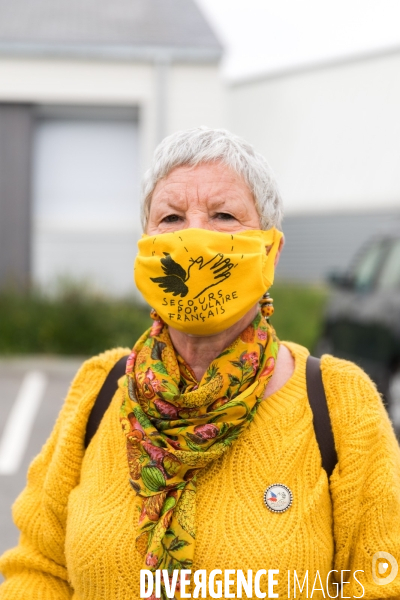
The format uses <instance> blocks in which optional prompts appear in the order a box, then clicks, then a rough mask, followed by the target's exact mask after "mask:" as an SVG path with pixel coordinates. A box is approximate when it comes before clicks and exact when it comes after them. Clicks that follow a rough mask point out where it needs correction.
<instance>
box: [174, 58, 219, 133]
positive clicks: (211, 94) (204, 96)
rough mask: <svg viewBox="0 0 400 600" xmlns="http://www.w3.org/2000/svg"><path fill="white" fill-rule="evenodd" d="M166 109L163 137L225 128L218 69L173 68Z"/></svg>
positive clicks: (189, 66)
mask: <svg viewBox="0 0 400 600" xmlns="http://www.w3.org/2000/svg"><path fill="white" fill-rule="evenodd" d="M167 107H168V121H167V132H166V133H167V134H169V133H172V132H174V131H177V130H178V129H188V128H190V127H198V126H199V125H207V126H208V127H226V124H227V123H226V121H227V115H226V87H225V86H224V85H223V82H222V81H221V75H220V73H219V70H218V68H216V66H215V65H196V67H193V66H192V65H188V64H185V65H183V64H175V65H173V67H172V68H171V72H170V77H169V82H168V91H167Z"/></svg>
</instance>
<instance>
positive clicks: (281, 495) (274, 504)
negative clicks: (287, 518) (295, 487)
mask: <svg viewBox="0 0 400 600" xmlns="http://www.w3.org/2000/svg"><path fill="white" fill-rule="evenodd" d="M292 502H293V494H292V492H291V490H290V489H289V488H288V487H287V486H286V485H283V483H273V484H272V485H270V486H269V487H267V489H266V490H265V492H264V504H265V506H266V507H267V508H268V509H269V510H271V511H272V512H276V513H281V512H285V510H287V509H288V508H290V507H291V505H292Z"/></svg>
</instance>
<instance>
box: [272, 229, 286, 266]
mask: <svg viewBox="0 0 400 600" xmlns="http://www.w3.org/2000/svg"><path fill="white" fill-rule="evenodd" d="M284 245H285V236H284V235H283V236H282V237H281V240H280V242H279V248H278V251H277V253H276V256H275V262H274V267H276V265H277V264H278V262H279V257H280V255H281V252H282V248H283V246H284Z"/></svg>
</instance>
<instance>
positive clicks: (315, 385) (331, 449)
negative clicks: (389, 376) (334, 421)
mask: <svg viewBox="0 0 400 600" xmlns="http://www.w3.org/2000/svg"><path fill="white" fill-rule="evenodd" d="M320 363H321V361H320V360H319V359H318V358H315V357H314V356H309V357H308V358H307V363H306V381H307V393H308V400H309V403H310V406H311V410H312V412H313V417H314V430H315V437H316V438H317V442H318V446H319V449H320V452H321V457H322V466H323V468H324V469H325V471H326V472H327V474H328V479H329V477H330V476H331V475H332V472H333V469H334V468H335V466H336V464H337V460H338V459H337V454H336V449H335V440H334V438H333V432H332V425H331V419H330V416H329V409H328V404H327V402H326V396H325V390H324V385H323V383H322V374H321V368H320Z"/></svg>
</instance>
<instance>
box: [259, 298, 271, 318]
mask: <svg viewBox="0 0 400 600" xmlns="http://www.w3.org/2000/svg"><path fill="white" fill-rule="evenodd" d="M259 304H260V306H261V314H262V315H263V317H265V318H266V319H267V321H269V319H270V317H272V315H273V314H274V301H273V299H272V298H271V296H270V295H269V292H265V294H264V296H263V297H262V298H261V300H260V302H259Z"/></svg>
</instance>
